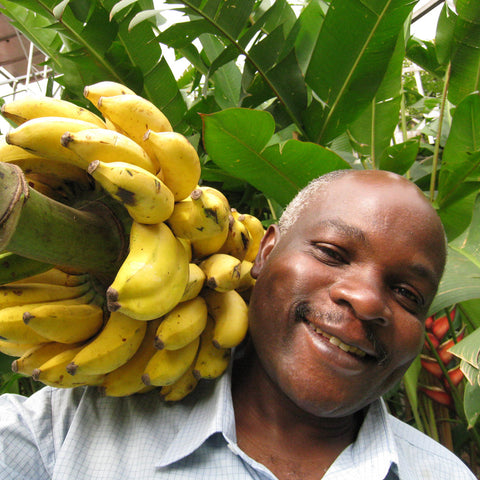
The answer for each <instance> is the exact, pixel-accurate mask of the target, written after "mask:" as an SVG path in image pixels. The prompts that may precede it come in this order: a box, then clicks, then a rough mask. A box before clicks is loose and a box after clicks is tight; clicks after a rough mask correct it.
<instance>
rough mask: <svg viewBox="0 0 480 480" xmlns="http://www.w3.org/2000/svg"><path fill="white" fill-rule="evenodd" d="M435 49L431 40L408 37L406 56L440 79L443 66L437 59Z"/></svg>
mask: <svg viewBox="0 0 480 480" xmlns="http://www.w3.org/2000/svg"><path fill="white" fill-rule="evenodd" d="M437 54H438V53H437V50H436V48H435V45H434V43H433V42H429V41H426V40H420V39H418V38H415V37H410V38H409V39H408V41H407V58H408V59H409V60H411V61H412V62H413V63H415V64H417V65H418V66H419V67H421V68H422V69H423V70H425V71H426V72H429V73H431V74H432V75H433V76H434V77H436V78H439V79H442V78H443V77H444V76H445V67H444V66H443V65H441V64H440V63H439V61H438V59H437Z"/></svg>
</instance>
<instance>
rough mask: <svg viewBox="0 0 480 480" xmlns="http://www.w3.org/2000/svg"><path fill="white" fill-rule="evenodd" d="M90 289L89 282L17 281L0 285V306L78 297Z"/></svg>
mask: <svg viewBox="0 0 480 480" xmlns="http://www.w3.org/2000/svg"><path fill="white" fill-rule="evenodd" d="M90 289H91V285H90V282H85V283H82V284H80V285H75V286H74V287H66V286H64V285H51V284H48V283H19V284H14V283H12V284H7V285H1V286H0V308H5V307H13V306H16V305H25V304H27V303H40V302H51V301H56V300H67V299H72V298H76V297H80V296H81V295H84V294H86V293H87V292H88V290H90Z"/></svg>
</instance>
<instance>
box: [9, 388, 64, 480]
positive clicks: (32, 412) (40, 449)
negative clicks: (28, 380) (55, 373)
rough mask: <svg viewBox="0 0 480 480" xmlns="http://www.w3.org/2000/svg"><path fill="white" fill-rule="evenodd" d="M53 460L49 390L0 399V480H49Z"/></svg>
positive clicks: (12, 395)
mask: <svg viewBox="0 0 480 480" xmlns="http://www.w3.org/2000/svg"><path fill="white" fill-rule="evenodd" d="M54 457H55V449H54V442H53V433H52V409H51V390H50V389H49V388H43V389H41V390H39V391H38V392H36V393H35V394H33V395H32V396H31V397H28V398H27V397H23V396H21V395H14V394H4V395H2V396H0V480H49V479H50V478H51V476H52V475H51V469H52V465H53V463H54Z"/></svg>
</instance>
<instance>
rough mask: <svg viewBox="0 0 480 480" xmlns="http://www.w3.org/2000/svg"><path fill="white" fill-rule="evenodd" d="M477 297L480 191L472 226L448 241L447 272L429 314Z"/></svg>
mask: <svg viewBox="0 0 480 480" xmlns="http://www.w3.org/2000/svg"><path fill="white" fill-rule="evenodd" d="M474 298H480V195H477V198H476V201H475V206H474V210H473V216H472V221H471V223H470V227H469V228H468V230H467V231H466V232H465V234H463V235H461V236H460V237H458V238H457V239H455V240H454V241H453V242H450V243H449V245H448V255H447V265H446V268H445V273H444V275H443V278H442V280H441V282H440V285H439V289H438V293H437V295H436V297H435V299H434V301H433V303H432V305H431V307H430V311H429V312H430V313H429V314H430V315H433V314H434V313H437V312H439V311H440V310H442V309H444V308H446V307H449V306H450V305H453V304H455V303H459V302H463V301H466V300H471V299H474ZM469 336H470V335H469Z"/></svg>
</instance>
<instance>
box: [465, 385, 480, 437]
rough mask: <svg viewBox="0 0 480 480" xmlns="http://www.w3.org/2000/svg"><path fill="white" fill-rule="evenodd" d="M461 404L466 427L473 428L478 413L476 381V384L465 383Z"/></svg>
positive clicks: (479, 395) (479, 387)
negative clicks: (463, 409) (465, 418)
mask: <svg viewBox="0 0 480 480" xmlns="http://www.w3.org/2000/svg"><path fill="white" fill-rule="evenodd" d="M463 405H464V408H465V416H466V417H467V422H468V428H473V427H474V426H475V424H476V423H477V420H478V416H479V415H480V385H478V383H477V384H476V385H470V384H469V383H467V384H466V385H465V393H464V397H463Z"/></svg>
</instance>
